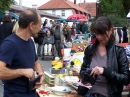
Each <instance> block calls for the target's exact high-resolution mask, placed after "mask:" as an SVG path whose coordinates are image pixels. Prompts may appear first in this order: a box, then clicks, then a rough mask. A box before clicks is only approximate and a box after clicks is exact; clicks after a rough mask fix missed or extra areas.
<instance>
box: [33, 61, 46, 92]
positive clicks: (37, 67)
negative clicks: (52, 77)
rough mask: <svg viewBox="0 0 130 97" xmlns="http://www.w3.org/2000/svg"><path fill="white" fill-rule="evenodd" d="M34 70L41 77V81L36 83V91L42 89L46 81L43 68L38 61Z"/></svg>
mask: <svg viewBox="0 0 130 97" xmlns="http://www.w3.org/2000/svg"><path fill="white" fill-rule="evenodd" d="M34 69H35V71H37V72H38V75H39V77H40V81H39V82H37V83H36V85H35V87H34V89H37V88H40V87H41V85H42V83H43V81H44V73H43V71H44V70H43V67H42V66H41V65H40V63H39V62H38V60H37V61H36V62H35V63H34Z"/></svg>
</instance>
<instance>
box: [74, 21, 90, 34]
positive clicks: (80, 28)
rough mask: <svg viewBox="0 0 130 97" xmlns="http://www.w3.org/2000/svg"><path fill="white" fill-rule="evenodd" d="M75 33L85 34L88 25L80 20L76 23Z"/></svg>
mask: <svg viewBox="0 0 130 97" xmlns="http://www.w3.org/2000/svg"><path fill="white" fill-rule="evenodd" d="M76 31H77V34H85V33H88V26H87V25H86V24H85V23H84V21H82V20H80V23H78V24H77V25H76Z"/></svg>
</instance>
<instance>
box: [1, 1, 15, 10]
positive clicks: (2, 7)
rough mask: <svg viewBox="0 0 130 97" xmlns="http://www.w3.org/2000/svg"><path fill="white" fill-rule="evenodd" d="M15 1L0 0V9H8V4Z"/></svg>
mask: <svg viewBox="0 0 130 97" xmlns="http://www.w3.org/2000/svg"><path fill="white" fill-rule="evenodd" d="M15 3H16V2H15V0H0V10H3V11H5V10H8V9H9V6H10V5H11V4H15Z"/></svg>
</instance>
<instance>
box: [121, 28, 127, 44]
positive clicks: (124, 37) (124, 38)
mask: <svg viewBox="0 0 130 97" xmlns="http://www.w3.org/2000/svg"><path fill="white" fill-rule="evenodd" d="M122 31H123V43H127V42H128V35H127V34H128V33H127V27H123V28H122Z"/></svg>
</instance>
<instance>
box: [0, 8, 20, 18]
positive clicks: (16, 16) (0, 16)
mask: <svg viewBox="0 0 130 97" xmlns="http://www.w3.org/2000/svg"><path fill="white" fill-rule="evenodd" d="M5 14H6V13H5V12H3V11H1V10H0V19H2V18H3V17H4V15H5ZM8 14H9V15H10V16H11V17H12V19H19V16H18V15H17V14H15V13H13V12H9V13H8Z"/></svg>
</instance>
